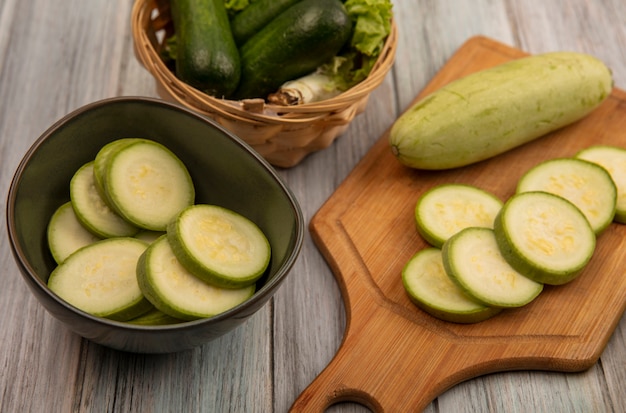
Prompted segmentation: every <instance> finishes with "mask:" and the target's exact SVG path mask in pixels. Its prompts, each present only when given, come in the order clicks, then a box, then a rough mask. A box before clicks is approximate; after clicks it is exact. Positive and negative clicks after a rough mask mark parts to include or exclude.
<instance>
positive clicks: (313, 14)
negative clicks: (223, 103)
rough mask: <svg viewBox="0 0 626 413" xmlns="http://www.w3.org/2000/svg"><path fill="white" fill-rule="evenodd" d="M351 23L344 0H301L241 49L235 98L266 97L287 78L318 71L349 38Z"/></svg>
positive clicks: (251, 38)
mask: <svg viewBox="0 0 626 413" xmlns="http://www.w3.org/2000/svg"><path fill="white" fill-rule="evenodd" d="M351 33H352V21H351V19H350V17H349V16H348V13H347V11H346V8H345V7H344V5H343V4H342V3H341V2H340V1H339V0H302V1H300V2H298V3H296V4H294V5H293V6H291V7H289V8H288V9H287V10H285V11H284V12H283V13H281V14H280V15H278V16H277V17H276V18H275V19H273V20H272V21H271V22H270V23H269V24H267V25H266V26H265V27H264V28H263V29H261V30H260V31H259V32H257V33H256V34H254V35H253V36H252V37H250V38H249V39H248V41H246V42H245V43H244V44H243V45H242V46H241V47H240V48H239V52H240V58H241V80H240V83H239V86H238V88H237V90H236V92H235V93H234V95H233V98H235V99H246V98H265V97H267V95H268V94H269V93H271V92H275V91H276V90H278V88H279V87H280V86H281V85H282V84H283V83H285V82H286V81H288V80H292V79H297V78H299V77H300V76H303V75H305V74H308V73H311V72H313V71H314V70H315V69H317V67H318V66H320V65H321V64H322V63H325V62H326V61H328V60H329V59H330V58H332V57H333V56H335V55H336V54H337V53H338V52H339V50H340V49H341V48H342V46H343V45H344V44H345V43H346V42H347V41H348V40H349V39H350V35H351Z"/></svg>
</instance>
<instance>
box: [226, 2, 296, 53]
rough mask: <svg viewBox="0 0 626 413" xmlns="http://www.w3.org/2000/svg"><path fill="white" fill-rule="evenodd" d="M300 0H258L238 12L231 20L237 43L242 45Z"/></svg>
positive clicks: (231, 27)
mask: <svg viewBox="0 0 626 413" xmlns="http://www.w3.org/2000/svg"><path fill="white" fill-rule="evenodd" d="M299 1H300V0H257V1H255V2H254V3H252V4H250V5H249V6H248V7H246V8H245V9H243V10H242V11H241V12H239V13H237V14H236V15H235V16H234V17H233V18H232V19H231V21H230V29H231V31H232V33H233V38H234V39H235V43H236V44H237V45H239V46H241V45H242V44H243V43H245V41H246V40H248V39H249V38H250V37H252V35H254V34H255V33H257V32H258V31H259V30H261V29H262V28H263V27H265V26H267V24H268V23H269V22H271V21H272V20H273V19H274V18H275V17H276V16H278V15H279V14H280V13H282V12H283V11H285V10H287V9H288V8H289V7H291V6H293V5H294V4H296V3H297V2H299Z"/></svg>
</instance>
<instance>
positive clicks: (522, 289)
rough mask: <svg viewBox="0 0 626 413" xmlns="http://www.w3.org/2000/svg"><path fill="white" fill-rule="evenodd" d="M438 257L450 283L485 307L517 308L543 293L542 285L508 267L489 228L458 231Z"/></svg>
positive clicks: (446, 243) (444, 245) (470, 228)
mask: <svg viewBox="0 0 626 413" xmlns="http://www.w3.org/2000/svg"><path fill="white" fill-rule="evenodd" d="M441 257H442V260H443V267H444V268H445V271H446V274H448V276H449V277H450V279H452V281H453V282H454V283H456V284H457V285H458V286H459V287H460V288H461V289H462V290H463V291H464V292H465V293H466V294H467V295H469V296H470V297H472V298H473V299H475V300H478V301H479V302H481V303H484V304H485V305H488V306H493V307H501V308H505V307H508V308H513V307H521V306H524V305H526V304H528V303H529V302H531V301H532V300H534V299H535V298H536V297H537V296H538V295H539V294H540V293H541V291H542V290H543V284H541V283H539V282H535V281H533V280H531V279H530V278H527V277H525V276H524V274H523V273H520V272H518V271H516V270H515V269H514V268H513V267H512V266H511V265H509V263H508V262H507V261H506V260H505V258H504V257H503V256H502V254H501V253H500V249H499V247H498V244H497V242H496V237H495V235H494V232H493V230H492V229H490V228H478V227H469V228H465V229H462V230H461V231H459V232H458V233H456V234H454V235H453V236H452V237H450V238H449V239H448V240H447V241H446V242H445V244H443V248H442V252H441Z"/></svg>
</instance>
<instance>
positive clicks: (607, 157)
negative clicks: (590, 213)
mask: <svg viewBox="0 0 626 413" xmlns="http://www.w3.org/2000/svg"><path fill="white" fill-rule="evenodd" d="M576 158H579V159H584V160H586V161H589V162H593V163H596V164H598V165H600V166H602V167H603V168H604V169H606V170H607V171H608V173H609V174H610V175H611V178H612V179H613V182H614V183H615V186H616V187H617V201H616V206H615V217H614V221H615V222H619V223H621V224H626V149H624V148H620V147H617V146H610V145H594V146H590V147H589V148H586V149H583V150H581V151H580V152H578V153H577V154H576Z"/></svg>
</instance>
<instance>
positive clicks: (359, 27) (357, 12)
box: [319, 0, 393, 91]
mask: <svg viewBox="0 0 626 413" xmlns="http://www.w3.org/2000/svg"><path fill="white" fill-rule="evenodd" d="M344 5H345V7H346V10H347V11H348V15H349V16H350V18H351V19H352V21H353V22H354V26H353V31H352V37H351V39H350V43H349V45H348V47H347V48H345V49H344V50H343V51H342V52H340V53H339V54H338V55H337V56H335V57H334V58H333V59H332V60H331V61H330V62H329V63H327V64H324V65H322V66H321V67H320V68H319V72H321V73H323V74H325V75H326V76H328V77H330V78H331V79H332V81H333V83H334V84H335V85H334V87H336V88H337V89H339V90H342V91H343V90H348V89H349V88H351V87H352V86H354V85H356V84H357V83H359V82H361V81H363V80H364V79H365V78H366V77H367V76H368V75H369V73H370V72H371V70H372V67H374V64H375V63H376V60H377V59H378V56H379V55H380V52H381V51H382V49H383V46H384V44H385V40H386V39H387V36H389V33H390V32H391V18H392V7H393V6H392V3H391V0H346V1H345V2H344Z"/></svg>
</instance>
